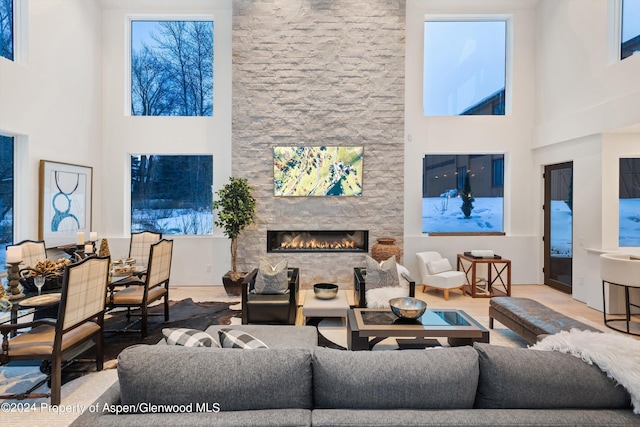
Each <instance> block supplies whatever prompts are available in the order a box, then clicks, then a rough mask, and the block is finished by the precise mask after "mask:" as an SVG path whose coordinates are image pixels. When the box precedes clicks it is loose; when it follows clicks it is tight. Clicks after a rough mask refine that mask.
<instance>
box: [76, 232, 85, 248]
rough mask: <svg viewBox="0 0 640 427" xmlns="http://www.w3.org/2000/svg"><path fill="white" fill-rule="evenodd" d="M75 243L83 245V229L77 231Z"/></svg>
mask: <svg viewBox="0 0 640 427" xmlns="http://www.w3.org/2000/svg"><path fill="white" fill-rule="evenodd" d="M76 237H77V238H76V245H84V231H78V234H77V235H76Z"/></svg>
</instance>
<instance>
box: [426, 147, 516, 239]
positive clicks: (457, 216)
mask: <svg viewBox="0 0 640 427" xmlns="http://www.w3.org/2000/svg"><path fill="white" fill-rule="evenodd" d="M500 181H502V183H499V182H500ZM496 184H498V185H496ZM422 232H423V233H491V234H504V154H463V155H460V154H458V155H456V154H427V155H425V156H424V158H423V189H422Z"/></svg>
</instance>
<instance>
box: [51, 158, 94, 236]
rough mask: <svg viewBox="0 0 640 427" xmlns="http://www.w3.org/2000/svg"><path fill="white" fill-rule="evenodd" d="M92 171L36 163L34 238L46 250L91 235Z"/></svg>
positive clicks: (65, 165) (57, 164) (82, 167)
mask: <svg viewBox="0 0 640 427" xmlns="http://www.w3.org/2000/svg"><path fill="white" fill-rule="evenodd" d="M92 184H93V168H91V167H88V166H79V165H72V164H68V163H57V162H50V161H47V160H40V198H39V211H40V220H39V224H38V238H39V239H43V240H44V241H45V243H46V245H47V247H53V246H60V245H65V244H69V243H74V242H75V241H76V236H77V233H78V232H80V231H82V232H84V233H85V236H89V233H90V231H91V199H92Z"/></svg>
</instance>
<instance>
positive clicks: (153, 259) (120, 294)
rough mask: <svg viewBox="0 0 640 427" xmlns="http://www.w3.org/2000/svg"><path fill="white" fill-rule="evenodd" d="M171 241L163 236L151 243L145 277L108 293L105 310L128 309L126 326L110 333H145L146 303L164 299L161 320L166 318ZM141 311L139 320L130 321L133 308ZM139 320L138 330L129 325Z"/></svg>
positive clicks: (167, 311) (147, 306)
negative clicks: (106, 308) (162, 317)
mask: <svg viewBox="0 0 640 427" xmlns="http://www.w3.org/2000/svg"><path fill="white" fill-rule="evenodd" d="M172 253H173V240H166V239H162V240H160V241H158V242H156V243H153V244H152V245H151V251H150V253H149V266H148V267H147V273H146V275H145V279H144V280H143V281H142V280H139V281H132V282H129V286H128V287H126V288H124V289H121V290H118V291H116V292H109V293H108V295H107V297H106V300H107V306H108V309H114V308H118V307H124V308H127V322H128V324H127V326H125V327H124V328H123V329H119V330H116V331H109V332H140V334H141V335H142V338H145V337H146V336H147V318H148V315H149V313H148V310H149V304H150V303H152V302H154V301H158V300H160V299H164V320H165V321H168V320H169V278H170V275H171V274H170V273H171V257H172ZM136 309H137V310H140V314H139V319H136V320H135V321H134V322H132V321H131V316H132V315H133V314H132V310H136ZM138 322H140V323H141V324H140V329H132V327H133V326H134V325H135V324H137V323H138Z"/></svg>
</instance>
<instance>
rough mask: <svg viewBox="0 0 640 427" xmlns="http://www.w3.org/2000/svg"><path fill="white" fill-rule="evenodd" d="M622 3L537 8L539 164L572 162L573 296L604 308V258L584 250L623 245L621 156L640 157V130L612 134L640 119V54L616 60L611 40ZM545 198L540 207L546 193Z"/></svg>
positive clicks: (550, 3)
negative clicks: (620, 226)
mask: <svg viewBox="0 0 640 427" xmlns="http://www.w3.org/2000/svg"><path fill="white" fill-rule="evenodd" d="M616 4H617V2H616V1H614V0H592V1H579V0H542V1H540V2H539V6H538V22H541V23H544V26H540V27H539V28H538V34H537V44H538V61H537V73H538V78H537V83H536V84H537V88H538V90H537V101H538V102H537V108H536V113H537V128H536V138H535V140H534V147H537V148H538V149H536V150H535V153H536V156H535V159H534V163H535V165H534V167H535V169H536V170H542V169H543V167H544V165H548V164H554V163H560V162H565V161H570V160H572V161H573V162H574V217H573V221H574V222H573V224H574V225H573V235H574V268H573V284H574V287H573V296H574V297H575V298H576V299H578V300H580V301H584V302H586V303H587V304H588V305H589V306H590V307H594V308H596V309H602V284H601V281H600V268H599V258H598V256H599V255H598V253H597V251H587V250H586V249H587V248H591V249H595V250H606V251H616V250H618V249H619V248H618V177H619V174H618V159H619V157H621V156H632V155H633V156H638V155H640V148H639V144H638V143H639V142H640V135H639V134H637V133H635V134H633V133H622V134H618V133H610V132H613V131H615V130H616V129H618V128H622V127H628V126H633V125H637V124H638V123H639V122H640V103H639V102H638V97H639V95H640V79H638V76H639V75H640V55H634V56H632V57H630V58H627V59H625V60H624V61H617V60H613V61H612V59H611V58H615V57H616V55H617V54H616V52H617V51H618V50H619V46H618V45H617V44H616V43H613V42H612V39H614V38H612V37H611V34H613V32H614V29H613V27H614V22H615V19H614V18H615V13H614V12H615V10H614V9H615V6H616ZM614 41H615V40H614ZM542 147H544V148H542ZM536 179H537V180H538V187H539V188H542V180H541V178H536ZM539 196H540V198H539V200H540V201H537V202H536V203H538V204H539V203H541V200H542V199H541V197H542V191H540V192H539ZM638 249H640V248H638ZM625 251H627V252H628V251H629V250H628V249H627V248H625ZM582 283H583V284H582ZM614 305H615V304H614Z"/></svg>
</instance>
